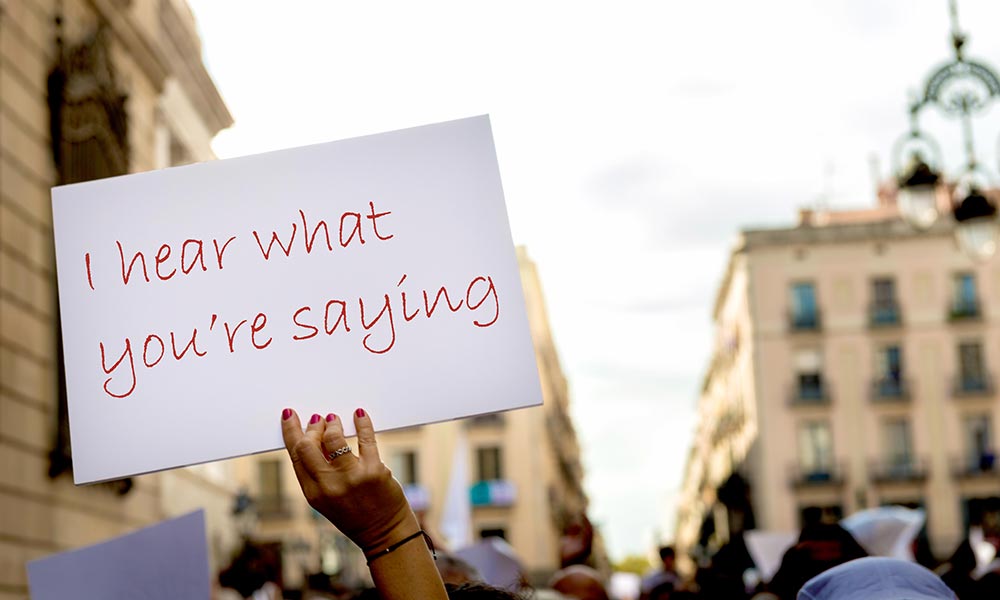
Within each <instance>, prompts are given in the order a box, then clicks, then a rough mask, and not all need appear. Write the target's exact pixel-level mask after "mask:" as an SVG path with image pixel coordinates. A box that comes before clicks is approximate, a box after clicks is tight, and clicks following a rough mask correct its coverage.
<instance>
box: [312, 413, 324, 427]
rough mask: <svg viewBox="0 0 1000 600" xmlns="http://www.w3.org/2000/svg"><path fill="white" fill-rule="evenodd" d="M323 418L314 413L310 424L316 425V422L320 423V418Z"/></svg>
mask: <svg viewBox="0 0 1000 600" xmlns="http://www.w3.org/2000/svg"><path fill="white" fill-rule="evenodd" d="M321 418H322V417H320V416H319V415H313V416H312V418H311V419H309V424H310V425H315V424H316V423H319V420H320V419H321Z"/></svg>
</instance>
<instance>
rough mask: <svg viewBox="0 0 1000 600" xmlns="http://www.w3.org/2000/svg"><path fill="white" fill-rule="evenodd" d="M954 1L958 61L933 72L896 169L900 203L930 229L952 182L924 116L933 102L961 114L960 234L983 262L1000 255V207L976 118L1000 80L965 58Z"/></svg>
mask: <svg viewBox="0 0 1000 600" xmlns="http://www.w3.org/2000/svg"><path fill="white" fill-rule="evenodd" d="M948 4H949V12H950V16H951V41H952V47H953V49H954V51H955V59H954V60H953V61H952V62H950V63H948V64H946V65H944V66H943V67H940V68H939V69H937V70H936V71H934V73H932V74H931V76H930V77H929V78H928V79H927V83H926V84H925V86H924V90H923V94H922V95H921V96H920V97H918V98H917V99H916V100H915V101H914V102H913V103H912V104H911V106H910V132H909V133H908V134H907V135H906V136H905V137H904V138H903V139H901V140H900V141H899V142H898V143H897V144H896V148H895V149H894V155H895V157H896V159H897V160H899V158H900V157H901V156H909V157H910V162H909V165H908V166H907V167H906V168H903V169H901V168H899V167H898V166H897V169H896V172H897V173H898V184H899V192H898V196H897V204H898V206H899V211H900V214H902V216H903V218H904V219H906V221H907V222H909V223H910V224H911V225H912V226H913V227H915V228H916V229H919V230H924V229H927V228H928V227H930V226H931V225H933V224H934V222H935V221H936V220H937V219H938V217H939V209H938V207H939V206H940V203H939V200H938V199H939V196H940V195H941V194H947V193H948V186H946V185H945V184H944V182H943V178H942V175H941V172H940V170H941V168H940V167H938V168H935V166H934V164H935V163H938V164H940V160H939V159H940V152H939V150H938V147H937V145H936V144H935V143H934V142H933V140H931V139H930V138H929V137H927V136H926V135H925V134H924V133H922V132H921V131H920V128H919V115H920V112H921V111H922V110H923V109H924V108H926V107H927V106H930V105H935V106H937V107H938V108H940V109H941V110H942V111H944V113H945V114H946V115H948V116H952V117H958V118H959V119H960V120H961V123H962V137H963V140H964V142H965V154H966V165H965V170H964V172H963V173H962V174H961V175H960V176H959V177H958V179H957V181H956V184H955V186H954V191H953V192H952V197H951V198H950V204H951V207H952V216H953V217H954V219H955V222H956V226H955V237H956V240H957V242H958V245H959V247H961V248H962V250H963V251H964V252H965V253H966V254H968V255H969V256H971V257H973V258H975V259H978V260H982V259H985V258H989V257H990V256H993V254H995V253H996V249H997V235H998V232H1000V228H998V223H997V217H996V215H997V207H996V205H995V204H994V203H993V201H991V200H990V199H989V198H988V197H987V196H986V195H985V193H984V190H986V189H987V188H989V187H990V185H989V184H990V178H989V175H988V174H987V173H986V172H985V171H984V170H983V169H982V167H981V166H980V164H979V162H978V161H977V160H976V153H975V144H974V141H973V135H972V118H973V116H974V115H976V114H979V113H981V112H983V111H984V110H986V108H988V107H989V105H990V104H991V103H992V102H993V101H995V100H998V99H1000V78H998V77H997V75H996V73H995V72H994V71H993V69H991V68H990V67H989V66H987V65H986V64H984V63H981V62H977V61H974V60H969V59H967V58H966V57H965V55H964V53H963V47H964V46H965V42H966V36H965V35H964V34H963V33H961V31H960V30H959V27H958V8H957V6H956V0H949V3H948ZM928 151H929V152H930V154H932V155H935V156H934V157H933V158H931V159H930V160H931V162H930V164H929V163H928V162H927V160H926V159H925V153H926V152H928ZM935 159H937V160H935Z"/></svg>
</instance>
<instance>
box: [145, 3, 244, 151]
mask: <svg viewBox="0 0 1000 600" xmlns="http://www.w3.org/2000/svg"><path fill="white" fill-rule="evenodd" d="M159 20H160V27H161V28H162V32H163V36H162V40H161V41H162V46H163V54H164V56H165V57H166V61H167V64H168V65H169V67H170V72H171V74H173V75H175V76H176V77H177V80H178V82H179V83H180V85H181V87H182V88H183V89H184V91H185V92H186V93H187V95H188V96H189V97H190V98H191V99H192V104H193V105H194V106H195V107H197V109H198V110H199V111H200V112H201V113H202V117H203V119H204V121H205V125H206V126H207V127H208V129H209V132H210V133H211V134H212V135H213V136H214V135H215V134H216V133H218V132H219V131H221V130H223V129H226V128H227V127H230V126H231V125H232V124H233V115H232V114H231V113H230V112H229V108H228V107H226V103H225V101H224V100H223V99H222V95H221V94H220V93H219V89H218V88H217V87H216V86H215V82H214V81H213V80H212V76H211V75H209V73H208V69H206V68H205V63H204V61H203V60H202V56H201V47H200V44H199V40H198V37H197V33H196V32H194V31H192V30H191V28H190V27H189V26H188V25H187V23H186V22H185V21H184V19H183V17H182V16H181V15H180V14H179V13H178V12H177V7H176V6H175V5H174V3H173V2H161V3H160V15H159Z"/></svg>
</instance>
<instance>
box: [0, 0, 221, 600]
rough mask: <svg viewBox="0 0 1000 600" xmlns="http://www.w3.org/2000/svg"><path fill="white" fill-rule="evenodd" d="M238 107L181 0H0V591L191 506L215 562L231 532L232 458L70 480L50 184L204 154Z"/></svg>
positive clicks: (21, 593)
mask: <svg viewBox="0 0 1000 600" xmlns="http://www.w3.org/2000/svg"><path fill="white" fill-rule="evenodd" d="M231 123H232V117H231V116H230V114H229V111H228V110H227V108H226V106H225V104H224V102H223V101H222V99H221V97H220V95H219V93H218V91H217V90H216V88H215V85H214V84H213V82H212V79H211V77H210V76H209V74H208V72H207V71H206V69H205V66H204V64H203V63H202V60H201V47H200V40H199V38H198V35H197V32H196V28H195V24H194V19H193V17H192V15H191V13H190V11H189V9H188V7H187V5H186V3H185V2H184V1H183V0H4V1H3V2H0V599H6V598H24V597H26V595H27V582H26V574H25V568H24V565H25V563H26V562H27V561H29V560H31V559H34V558H38V557H41V556H45V555H48V554H51V553H53V552H57V551H61V550H66V549H70V548H75V547H78V546H81V545H85V544H90V543H94V542H97V541H100V540H103V539H106V538H108V537H111V536H115V535H119V534H122V533H125V532H128V531H131V530H133V529H136V528H138V527H141V526H144V525H148V524H150V523H153V522H156V521H158V520H161V519H163V518H165V517H168V516H171V515H175V514H180V513H183V512H186V511H188V510H192V509H194V508H204V509H205V510H206V514H207V519H208V525H209V548H210V556H211V560H212V562H213V567H215V568H217V567H218V566H219V565H220V564H222V563H223V562H224V561H227V560H228V557H229V553H230V552H231V550H232V549H233V548H234V547H235V545H236V544H237V541H238V540H237V539H236V534H235V530H234V528H233V525H232V522H231V517H230V511H231V508H232V499H233V496H234V493H235V484H234V481H235V480H234V478H233V473H232V469H233V467H232V466H231V465H227V464H225V463H219V464H213V465H205V466H201V467H195V468H191V469H184V470H177V471H172V472H170V473H164V474H159V475H150V476H143V477H137V478H133V479H131V480H127V481H123V482H116V483H114V484H102V485H94V486H86V487H75V486H74V485H73V482H72V476H71V450H70V447H69V439H68V435H67V434H68V430H67V428H66V422H65V406H64V402H65V401H64V398H65V393H64V392H63V391H62V383H61V381H62V378H61V373H60V371H61V368H60V347H59V341H58V336H57V327H58V308H57V295H56V284H55V263H54V258H53V242H52V212H51V205H50V197H49V190H50V188H51V187H53V186H55V185H58V184H60V183H71V182H76V181H83V180H88V179H93V178H98V177H105V176H113V175H120V174H124V173H131V172H138V171H145V170H150V169H156V168H162V167H169V166H174V165H178V164H184V163H187V162H193V161H201V160H209V159H212V158H213V154H212V150H211V147H210V142H211V140H212V138H213V137H214V135H215V134H216V133H217V132H218V131H220V130H221V129H224V128H226V127H228V126H229V125H231ZM122 426H130V424H127V423H123V424H122Z"/></svg>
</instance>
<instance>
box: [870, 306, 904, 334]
mask: <svg viewBox="0 0 1000 600" xmlns="http://www.w3.org/2000/svg"><path fill="white" fill-rule="evenodd" d="M902 322H903V320H902V317H901V316H900V310H899V303H898V302H895V301H892V302H878V303H875V304H872V305H871V306H870V307H869V308H868V326H869V327H872V328H873V329H874V328H880V327H896V326H898V325H900V324H902Z"/></svg>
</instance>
